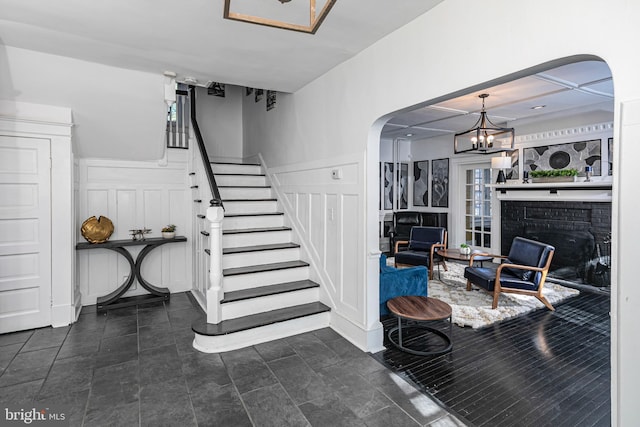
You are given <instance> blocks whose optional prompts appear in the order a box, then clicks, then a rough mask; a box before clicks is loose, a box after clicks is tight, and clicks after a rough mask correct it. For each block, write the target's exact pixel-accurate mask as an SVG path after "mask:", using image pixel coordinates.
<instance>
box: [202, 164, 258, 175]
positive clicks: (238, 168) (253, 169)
mask: <svg viewBox="0 0 640 427" xmlns="http://www.w3.org/2000/svg"><path fill="white" fill-rule="evenodd" d="M211 169H212V170H213V173H214V174H216V173H236V174H238V175H242V174H252V175H255V174H261V173H262V166H257V165H241V164H237V165H230V164H221V163H211Z"/></svg>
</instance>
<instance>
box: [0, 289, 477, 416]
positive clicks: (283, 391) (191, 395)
mask: <svg viewBox="0 0 640 427" xmlns="http://www.w3.org/2000/svg"><path fill="white" fill-rule="evenodd" d="M201 315H202V314H201V311H200V310H199V308H197V307H196V306H195V303H193V301H192V300H191V299H190V297H189V296H188V295H187V294H174V295H172V296H171V302H170V303H164V304H163V303H159V304H154V305H151V306H139V307H127V308H122V309H117V310H110V311H108V313H106V314H104V313H102V314H98V313H96V311H95V307H85V308H83V310H82V314H81V315H80V319H79V321H78V322H77V323H75V324H73V325H72V326H70V327H65V328H55V329H53V328H43V329H37V330H34V331H27V332H18V333H13V334H6V335H0V372H2V375H0V402H2V406H3V407H7V408H18V409H20V408H31V407H34V408H38V409H39V408H40V407H41V406H42V407H45V406H46V407H50V408H51V410H52V411H53V410H59V411H62V412H63V413H65V416H66V417H67V419H68V420H69V421H70V423H69V425H71V426H91V427H95V426H137V425H143V426H147V425H148V426H154V427H155V426H196V425H197V426H215V425H217V426H233V427H236V426H245V425H246V426H250V425H255V426H278V427H282V426H306V425H312V426H332V427H333V426H392V425H393V426H419V425H422V426H427V425H429V426H460V425H464V424H462V423H461V422H460V421H458V420H457V419H456V418H455V417H454V416H452V415H450V414H448V413H447V412H446V411H444V410H443V409H442V408H441V407H440V406H438V405H437V404H436V403H434V401H433V400H432V399H430V398H429V397H427V396H426V395H425V394H422V393H420V392H419V391H417V390H416V389H415V388H414V387H413V386H411V385H409V383H408V382H406V381H405V380H403V379H401V378H400V377H399V376H398V375H396V374H394V373H392V372H391V371H389V370H388V369H386V368H385V367H384V366H383V365H382V364H380V363H378V362H377V361H376V360H374V359H373V358H372V357H370V356H369V355H368V354H366V353H364V352H362V351H360V350H358V349H357V348H356V347H355V346H353V345H352V344H350V343H349V342H348V341H346V340H345V339H344V338H342V337H341V336H340V335H338V334H337V333H335V332H334V331H333V330H331V329H329V328H326V329H321V330H318V331H314V332H310V333H306V334H301V335H296V336H293V337H290V338H287V339H282V340H278V341H273V342H270V343H265V344H260V345H256V346H253V347H248V348H244V349H240V350H236V351H231V352H227V353H222V354H204V353H199V352H197V351H196V350H194V349H193V347H192V346H191V342H192V340H193V332H192V331H191V328H190V327H191V322H192V320H193V319H195V318H197V317H198V316H201ZM18 409H15V410H18ZM0 418H2V420H3V419H4V418H3V417H0ZM2 420H0V425H1V424H2Z"/></svg>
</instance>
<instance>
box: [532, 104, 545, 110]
mask: <svg viewBox="0 0 640 427" xmlns="http://www.w3.org/2000/svg"><path fill="white" fill-rule="evenodd" d="M544 107H546V105H534V106H533V107H531V109H532V110H540V109H541V108H544Z"/></svg>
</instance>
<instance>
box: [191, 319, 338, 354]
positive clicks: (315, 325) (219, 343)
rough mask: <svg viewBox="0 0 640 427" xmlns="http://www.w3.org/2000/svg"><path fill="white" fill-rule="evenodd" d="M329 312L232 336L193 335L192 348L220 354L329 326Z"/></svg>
mask: <svg viewBox="0 0 640 427" xmlns="http://www.w3.org/2000/svg"><path fill="white" fill-rule="evenodd" d="M329 318H330V316H329V312H323V313H318V314H314V315H312V316H305V317H300V318H297V319H291V320H287V321H284V322H278V323H273V324H271V325H266V326H261V327H259V328H253V329H248V330H246V331H240V332H236V333H233V334H227V335H218V336H214V337H213V336H206V335H200V334H195V338H194V340H193V347H194V348H195V349H196V350H198V351H202V352H204V353H221V352H224V351H231V350H237V349H239V348H244V347H248V346H252V345H256V344H261V343H265V342H269V341H273V340H277V339H281V338H285V337H290V336H292V335H297V334H302V333H305V332H310V331H315V330H316V329H322V328H326V327H328V326H329Z"/></svg>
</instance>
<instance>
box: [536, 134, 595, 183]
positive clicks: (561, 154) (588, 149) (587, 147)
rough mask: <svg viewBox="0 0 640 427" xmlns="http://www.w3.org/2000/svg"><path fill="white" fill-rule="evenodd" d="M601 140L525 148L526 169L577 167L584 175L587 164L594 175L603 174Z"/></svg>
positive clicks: (580, 173)
mask: <svg viewBox="0 0 640 427" xmlns="http://www.w3.org/2000/svg"><path fill="white" fill-rule="evenodd" d="M600 154H601V140H599V139H592V140H589V141H579V142H570V143H566V144H555V145H544V146H541V147H531V148H525V149H524V170H525V171H534V170H553V169H577V170H578V172H579V175H581V176H584V168H585V166H591V167H592V168H593V175H594V176H600V175H601V174H602V166H601V155H600Z"/></svg>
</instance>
